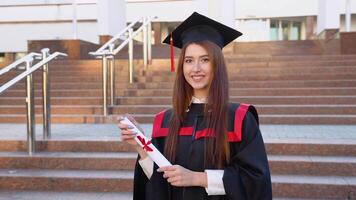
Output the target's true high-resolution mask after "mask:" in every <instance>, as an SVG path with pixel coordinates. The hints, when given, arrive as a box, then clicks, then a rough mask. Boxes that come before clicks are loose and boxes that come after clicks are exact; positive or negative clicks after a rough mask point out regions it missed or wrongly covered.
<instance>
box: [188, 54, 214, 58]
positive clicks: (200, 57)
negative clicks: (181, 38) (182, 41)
mask: <svg viewBox="0 0 356 200" xmlns="http://www.w3.org/2000/svg"><path fill="white" fill-rule="evenodd" d="M202 57H209V55H207V54H206V55H202V56H199V58H202ZM184 58H194V56H184Z"/></svg>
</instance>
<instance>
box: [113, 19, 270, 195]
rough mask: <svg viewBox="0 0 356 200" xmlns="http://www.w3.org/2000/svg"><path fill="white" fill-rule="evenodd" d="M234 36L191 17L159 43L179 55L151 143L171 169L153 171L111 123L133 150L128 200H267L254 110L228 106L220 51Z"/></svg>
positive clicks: (219, 26)
mask: <svg viewBox="0 0 356 200" xmlns="http://www.w3.org/2000/svg"><path fill="white" fill-rule="evenodd" d="M240 35H241V33H240V32H238V31H236V30H234V29H231V28H229V27H227V26H225V25H223V24H220V23H218V22H216V21H213V20H212V19H209V18H207V17H205V16H203V15H200V14H198V13H193V14H192V15H191V16H190V17H189V18H188V19H186V20H185V21H184V22H183V23H182V24H181V25H179V26H178V27H177V28H176V29H175V30H174V31H173V32H172V34H171V35H170V36H169V37H167V38H166V39H165V40H164V43H169V44H171V45H174V46H176V47H178V48H181V49H182V50H181V55H180V58H179V62H178V68H177V75H176V80H175V84H174V89H173V103H172V108H171V109H168V110H165V111H162V112H160V113H158V114H157V115H156V117H155V119H154V123H153V130H152V140H151V141H152V143H153V144H154V145H155V146H156V147H157V148H158V149H159V150H160V151H161V152H163V154H164V155H165V156H166V157H167V159H168V160H170V161H171V163H172V164H173V166H169V167H161V168H158V166H157V165H155V164H154V163H153V161H152V160H151V159H150V158H149V157H148V156H147V154H146V152H145V151H144V150H143V149H142V148H141V147H140V146H138V145H137V144H136V142H135V141H134V140H133V138H134V137H135V134H134V133H132V132H131V131H130V127H128V126H127V125H125V124H122V123H120V122H119V124H118V126H119V128H120V129H121V131H122V136H121V138H122V140H123V141H126V142H128V143H130V144H132V145H133V146H134V147H135V148H136V149H137V152H138V153H139V158H138V162H137V164H136V168H135V179H134V200H144V199H147V200H168V199H170V200H203V199H204V200H205V199H212V200H215V199H216V200H218V199H219V200H223V199H226V200H227V199H229V200H241V199H254V200H261V199H272V189H271V179H270V173H269V167H268V161H267V156H266V152H265V148H264V143H263V140H262V136H261V133H260V130H259V123H258V115H257V111H256V109H255V108H254V107H253V106H251V105H247V104H239V103H229V87H228V75H227V69H226V65H225V61H224V57H223V54H222V48H223V47H224V46H225V45H226V44H228V43H230V42H231V41H232V40H234V39H235V38H237V37H238V36H240ZM132 120H133V119H132ZM136 124H137V123H136Z"/></svg>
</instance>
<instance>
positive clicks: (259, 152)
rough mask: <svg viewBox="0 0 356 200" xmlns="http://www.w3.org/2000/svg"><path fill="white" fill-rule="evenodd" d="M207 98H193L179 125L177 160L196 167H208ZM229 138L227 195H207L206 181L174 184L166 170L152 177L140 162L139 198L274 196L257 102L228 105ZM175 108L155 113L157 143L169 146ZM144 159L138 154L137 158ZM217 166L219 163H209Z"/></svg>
mask: <svg viewBox="0 0 356 200" xmlns="http://www.w3.org/2000/svg"><path fill="white" fill-rule="evenodd" d="M203 110H204V104H194V103H192V104H191V106H190V108H189V111H188V112H187V115H186V118H185V120H184V123H183V126H182V127H181V128H180V130H179V137H178V144H177V153H176V161H175V163H172V164H177V165H181V166H182V167H184V168H187V169H190V170H192V171H199V172H203V171H204V170H205V168H204V164H203V163H204V139H205V138H206V137H208V136H207V134H206V133H207V132H206V130H207V129H206V127H205V125H204V123H203ZM228 112H229V113H228V118H227V119H228V121H227V129H228V133H227V134H228V141H229V144H230V156H231V158H230V163H229V164H227V165H226V166H225V167H224V169H223V170H224V175H223V184H224V189H225V193H226V195H209V196H208V195H207V193H206V191H205V188H203V187H175V186H171V185H170V184H169V183H168V182H167V181H166V179H165V178H163V173H162V172H157V171H156V169H157V168H158V166H157V165H156V164H154V169H153V174H152V176H151V178H150V179H148V178H147V176H146V175H145V173H144V172H143V170H142V168H141V166H140V165H139V164H138V162H136V166H135V177H134V198H133V199H134V200H203V199H204V200H205V199H209V200H243V199H253V200H263V199H266V200H269V199H272V188H271V178H270V172H269V167H268V161H267V156H266V152H265V147H264V143H263V139H262V136H261V133H260V130H259V122H258V114H257V111H256V109H255V108H254V107H253V106H250V105H247V104H236V103H230V104H229V110H228ZM171 114H172V110H171V109H168V110H165V111H162V112H160V113H158V114H157V115H156V117H155V119H154V123H153V130H152V143H153V144H154V145H155V146H156V147H157V149H159V150H160V151H161V152H163V151H164V144H165V136H167V134H168V126H169V118H170V115H171ZM138 159H139V158H138ZM208 169H214V168H208Z"/></svg>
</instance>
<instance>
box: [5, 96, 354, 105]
mask: <svg viewBox="0 0 356 200" xmlns="http://www.w3.org/2000/svg"><path fill="white" fill-rule="evenodd" d="M230 100H231V102H248V103H250V104H255V105H258V104H264V105H280V104H283V105H285V104H299V105H305V104H308V105H311V104H339V105H340V104H341V105H342V104H348V105H351V104H356V96H350V95H345V96H315V95H313V96H230ZM3 101H5V99H4V100H3ZM0 102H1V99H0ZM7 102H13V101H7ZM171 102H172V97H167V96H165V97H162V96H147V97H118V98H117V103H118V104H119V105H136V104H138V105H142V104H147V105H169V104H171ZM3 104H6V103H5V102H4V103H3Z"/></svg>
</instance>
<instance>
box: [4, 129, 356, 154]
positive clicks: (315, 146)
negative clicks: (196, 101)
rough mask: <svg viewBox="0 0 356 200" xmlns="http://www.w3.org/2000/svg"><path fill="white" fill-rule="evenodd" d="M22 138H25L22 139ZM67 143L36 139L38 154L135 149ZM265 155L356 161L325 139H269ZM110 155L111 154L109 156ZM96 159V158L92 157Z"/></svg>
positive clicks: (354, 148) (350, 145)
mask: <svg viewBox="0 0 356 200" xmlns="http://www.w3.org/2000/svg"><path fill="white" fill-rule="evenodd" d="M24 138H25V136H24ZM63 138H67V139H66V140H63V139H61V140H58V139H57V140H53V139H52V140H50V141H44V140H41V139H38V140H37V142H36V150H37V151H38V152H43V151H46V152H54V153H58V152H72V153H73V152H84V153H88V152H113V153H115V152H133V151H134V149H132V147H131V146H130V145H128V144H126V143H125V142H121V141H120V140H119V136H117V138H116V137H115V138H107V137H103V138H101V139H99V138H100V137H99V136H97V137H96V139H95V140H90V139H85V138H84V139H76V137H74V138H73V134H70V135H69V136H63ZM265 146H266V151H267V154H269V155H275V156H278V155H295V156H310V155H314V156H330V157H335V156H341V157H342V156H351V157H356V142H355V141H353V140H346V139H343V140H340V139H339V140H337V139H332V140H330V139H329V140H326V139H305V138H297V139H279V138H278V139H268V140H266V141H265ZM26 149H27V142H26V141H25V140H13V139H11V140H9V139H7V140H0V151H2V152H9V151H10V152H11V151H20V152H26V151H27V150H26ZM109 155H110V154H109ZM94 156H95V155H94Z"/></svg>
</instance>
